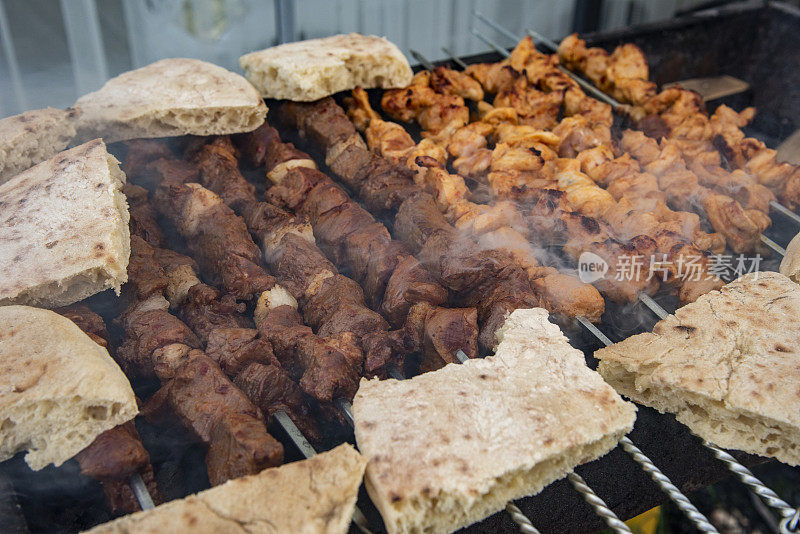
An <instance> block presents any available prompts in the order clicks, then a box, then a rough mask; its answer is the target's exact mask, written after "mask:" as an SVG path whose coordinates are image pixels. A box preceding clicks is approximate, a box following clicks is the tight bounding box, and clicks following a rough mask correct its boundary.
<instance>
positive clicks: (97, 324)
mask: <svg viewBox="0 0 800 534" xmlns="http://www.w3.org/2000/svg"><path fill="white" fill-rule="evenodd" d="M53 311H54V312H56V313H57V314H59V315H63V316H64V317H66V318H67V319H69V320H70V321H72V322H73V323H75V324H76V325H77V326H78V328H80V329H81V330H83V331H84V332H85V333H86V335H88V336H89V337H90V338H92V341H94V342H95V343H97V344H98V345H100V346H101V347H108V340H109V339H110V338H109V337H108V329H107V328H106V323H105V321H103V318H102V317H100V316H99V315H97V314H96V313H95V312H93V311H92V310H91V308H89V306H87V305H86V304H81V303H80V302H78V303H75V304H70V305H69V306H64V307H63V308H57V309H55V310H53Z"/></svg>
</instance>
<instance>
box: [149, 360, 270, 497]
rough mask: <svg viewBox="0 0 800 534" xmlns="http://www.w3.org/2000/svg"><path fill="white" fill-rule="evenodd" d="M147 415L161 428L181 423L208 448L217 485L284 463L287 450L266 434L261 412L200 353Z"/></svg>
mask: <svg viewBox="0 0 800 534" xmlns="http://www.w3.org/2000/svg"><path fill="white" fill-rule="evenodd" d="M142 414H143V415H144V416H145V417H146V418H147V419H148V420H150V421H151V422H153V423H155V424H161V425H163V424H169V422H170V421H171V420H173V419H175V418H177V419H178V421H179V422H180V423H181V424H182V425H183V426H184V427H186V428H187V429H190V430H191V431H192V433H193V434H194V436H195V437H196V439H198V440H199V441H201V442H203V443H205V444H207V445H208V447H209V449H208V454H207V456H206V467H207V469H208V476H209V481H210V482H211V484H212V485H217V484H220V483H222V482H224V481H226V480H229V479H231V478H237V477H241V476H244V475H248V474H254V473H258V472H260V471H261V470H263V469H265V468H267V467H274V466H277V465H280V463H281V462H282V461H283V446H282V445H281V444H280V443H279V442H278V441H276V440H275V439H274V438H273V437H272V436H270V435H269V434H267V431H266V428H265V426H264V422H263V415H262V414H261V411H260V410H259V409H258V408H257V407H256V406H254V405H253V403H251V402H250V401H249V400H248V399H247V397H246V396H245V395H244V393H243V392H242V391H241V390H239V389H238V388H237V387H236V386H235V385H234V384H233V383H232V382H231V381H230V380H229V379H228V378H227V377H226V376H225V374H224V373H223V372H222V369H220V367H219V365H217V364H216V362H214V360H212V359H211V358H209V357H208V356H206V355H205V354H204V353H203V352H201V351H199V350H196V351H192V352H191V353H190V354H189V356H188V358H187V360H186V363H185V364H184V365H183V366H181V367H180V368H179V369H178V370H177V372H176V373H175V376H174V377H173V378H172V379H171V380H170V381H169V382H167V383H166V384H165V385H164V386H163V387H162V388H161V389H160V390H158V391H157V392H156V393H155V395H153V396H152V397H151V398H150V399H149V400H148V401H147V402H146V403H145V405H144V407H143V408H142Z"/></svg>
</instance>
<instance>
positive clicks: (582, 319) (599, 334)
mask: <svg viewBox="0 0 800 534" xmlns="http://www.w3.org/2000/svg"><path fill="white" fill-rule="evenodd" d="M575 320H576V321H578V322H579V323H580V324H581V325H582V326H583V327H584V328H585V329H586V330H588V331H589V332H591V333H592V335H594V337H596V338H597V339H599V340H600V343H602V344H603V345H605V346H606V347H608V346H609V345H613V343H612V342H611V340H610V339H608V336H606V335H605V334H604V333H603V332H601V331H600V329H599V328H597V327H596V326H595V325H593V324H592V322H591V321H590V320H589V319H587V318H586V317H582V316H580V315H579V316H577V317H575Z"/></svg>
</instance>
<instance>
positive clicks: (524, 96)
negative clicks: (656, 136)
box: [469, 38, 774, 252]
mask: <svg viewBox="0 0 800 534" xmlns="http://www.w3.org/2000/svg"><path fill="white" fill-rule="evenodd" d="M557 62H558V58H557V57H556V56H550V55H547V54H542V53H540V52H538V51H537V50H536V49H535V47H534V46H533V42H532V41H531V40H530V38H526V39H523V40H522V41H521V42H520V43H519V44H518V46H517V47H516V48H515V49H514V51H513V52H512V53H511V55H510V56H509V58H507V59H505V60H503V61H501V62H500V63H495V64H479V65H471V66H470V67H469V69H470V70H469V72H470V73H471V74H472V75H473V76H475V77H476V78H477V79H479V80H482V81H483V82H484V83H486V84H487V86H488V87H490V88H492V89H495V90H497V91H498V93H497V94H496V96H495V103H497V102H498V100H499V102H500V103H501V104H504V105H505V104H507V103H510V104H512V105H513V107H515V108H516V109H517V110H518V115H522V120H523V122H525V121H528V118H527V117H528V114H529V113H530V111H531V109H537V108H536V107H535V106H534V103H536V102H539V101H541V100H542V99H545V98H548V99H550V98H553V97H552V95H553V93H554V92H555V93H557V94H556V97H557V96H558V94H563V106H562V111H563V113H564V115H565V118H564V119H563V120H561V122H560V123H558V124H557V126H555V127H554V129H553V130H554V133H557V134H559V136H560V138H561V143H560V146H559V152H560V155H562V156H568V157H574V156H575V155H577V153H579V152H580V151H582V150H585V149H588V148H594V147H597V146H603V145H604V146H606V147H607V148H610V149H612V151H613V152H614V153H615V154H617V155H619V156H622V157H624V156H625V155H624V154H622V153H620V152H619V150H618V148H617V147H616V146H614V145H613V144H609V143H608V142H607V140H609V139H610V127H611V124H612V120H613V118H612V113H611V107H610V106H609V105H608V104H605V103H602V102H599V101H597V100H594V99H592V98H590V97H588V96H587V95H585V93H583V91H582V90H581V89H580V87H578V86H577V85H576V83H575V82H574V81H573V80H571V79H570V78H569V76H567V75H566V74H564V73H563V72H561V71H560V70H558V69H557V68H555V67H554V65H555V64H557ZM512 64H513V65H514V66H515V67H516V68H515V67H512ZM517 69H520V70H517ZM554 80H555V81H554ZM568 84H572V86H569V85H568ZM564 87H566V89H564ZM509 95H512V98H509ZM549 109H550V118H549V122H550V123H554V122H555V121H556V120H557V114H558V112H559V110H558V108H557V107H553V106H551V107H550V108H549ZM539 122H541V121H539ZM667 145H669V143H665V147H666V146H667ZM677 148H678V147H677V146H672V147H670V149H671V150H673V151H674V150H676V149H677ZM681 164H682V165H683V161H681ZM706 168H707V167H703V169H706ZM708 168H709V169H710V167H708ZM710 172H711V171H708V172H706V171H703V170H702V169H701V170H700V173H701V177H698V175H697V174H695V173H694V172H690V173H688V176H687V173H681V174H682V175H683V176H684V178H690V179H686V180H682V181H676V180H674V179H671V178H674V176H673V175H671V176H670V177H664V176H658V178H657V180H655V181H653V180H652V177H651V178H649V181H651V182H653V183H654V184H656V185H657V186H658V188H659V189H661V190H662V191H663V193H664V195H665V200H666V202H667V203H668V204H669V206H671V207H673V208H676V209H678V210H683V211H696V212H698V213H700V214H701V215H703V216H704V217H705V218H706V219H707V220H708V221H709V223H710V224H711V226H712V227H713V228H714V229H715V230H716V231H717V232H719V233H721V234H723V235H724V236H725V238H726V240H727V242H728V245H729V246H730V247H731V249H732V250H734V251H736V252H745V251H747V252H752V251H756V250H759V251H760V249H761V246H760V235H761V232H763V230H764V229H766V228H767V227H768V226H769V224H770V220H769V217H768V212H769V206H770V201H771V200H772V199H773V198H774V197H773V195H772V193H771V192H770V191H769V190H768V189H767V188H765V187H763V186H761V185H760V184H758V183H755V182H754V181H753V180H752V179H749V177H747V176H745V175H744V174H743V173H735V172H734V173H731V172H727V171H725V170H724V169H721V168H716V169H713V176H712V174H710ZM648 174H650V173H648ZM673 174H674V173H673ZM650 202H652V199H650ZM660 211H661V212H664V210H663V209H662V210H660Z"/></svg>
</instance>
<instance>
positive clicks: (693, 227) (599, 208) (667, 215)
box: [354, 90, 722, 302]
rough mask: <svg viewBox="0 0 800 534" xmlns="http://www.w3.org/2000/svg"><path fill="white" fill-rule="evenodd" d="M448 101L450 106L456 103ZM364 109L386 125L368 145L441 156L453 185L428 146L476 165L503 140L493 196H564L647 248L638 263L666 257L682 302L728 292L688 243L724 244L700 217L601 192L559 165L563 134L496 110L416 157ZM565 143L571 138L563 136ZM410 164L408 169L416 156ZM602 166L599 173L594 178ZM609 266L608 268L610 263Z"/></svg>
mask: <svg viewBox="0 0 800 534" xmlns="http://www.w3.org/2000/svg"><path fill="white" fill-rule="evenodd" d="M394 91H395V92H394V93H393V92H392V91H387V93H386V94H385V95H384V98H383V102H384V103H387V104H388V106H387V107H388V108H389V109H390V110H391V111H392V112H396V111H397V110H398V109H402V104H398V103H397V102H396V100H397V98H396V97H397V95H398V92H397V91H398V90H394ZM399 94H402V90H399ZM441 96H442V98H445V97H447V96H448V95H441ZM356 101H357V102H358V107H357V108H356V110H355V111H356V112H361V113H359V114H360V115H361V116H363V115H364V114H368V115H369V116H371V117H372V120H370V122H369V124H370V125H373V124H375V123H376V122H377V124H379V125H383V126H382V127H381V126H379V127H378V128H376V131H374V132H373V134H372V135H371V136H370V135H368V140H370V139H371V140H372V143H373V144H374V146H376V147H380V146H382V145H385V144H386V142H385V140H384V137H387V136H391V137H392V147H393V148H394V150H393V152H394V153H395V154H400V153H401V150H400V147H403V146H406V147H408V150H409V151H410V152H411V156H413V155H414V154H416V153H419V152H420V149H422V150H424V151H425V152H427V154H430V155H431V156H430V157H431V158H436V154H439V155H440V156H439V161H438V163H439V165H440V167H439V168H438V169H437V170H439V171H440V172H439V173H438V175H439V176H445V177H447V179H450V180H451V181H458V182H459V183H460V185H461V184H463V180H460V179H459V177H453V176H452V175H449V174H448V173H447V172H446V171H445V170H443V167H444V165H445V164H446V163H447V155H446V154H447V153H446V152H445V151H444V150H443V149H442V147H440V146H437V145H436V144H433V143H430V142H429V143H428V144H427V145H426V147H425V148H424V149H423V148H422V145H423V144H425V142H426V141H431V140H432V139H434V138H435V139H437V141H438V142H439V143H441V144H446V147H447V149H448V151H449V152H451V153H453V154H454V155H457V156H458V157H470V153H469V152H470V151H474V150H488V149H486V148H484V147H485V144H486V137H487V136H493V137H496V138H497V146H496V147H495V149H494V150H492V151H491V156H490V166H489V168H488V169H487V170H488V171H489V172H488V175H487V181H488V184H489V188H490V190H491V191H492V192H493V193H494V195H495V196H499V197H501V198H504V197H509V196H510V197H512V198H513V197H517V198H519V197H522V200H527V201H530V200H535V199H536V197H537V196H539V195H541V189H542V188H555V189H559V190H562V191H564V192H565V193H566V196H565V200H566V201H567V203H568V205H569V208H570V209H571V210H575V211H578V212H580V213H581V215H585V216H588V217H591V218H600V219H602V220H603V222H605V223H606V224H605V226H606V228H608V229H609V230H611V232H609V234H610V235H611V236H613V237H614V238H616V239H618V240H620V241H623V242H629V243H630V242H633V243H638V244H640V245H644V246H645V250H638V251H636V252H637V253H634V254H633V256H639V257H648V256H649V257H653V254H654V253H655V254H657V255H658V257H663V261H661V262H659V263H656V264H652V265H651V268H652V267H655V268H656V269H657V270H658V271H661V274H662V276H661V277H662V279H663V280H664V281H665V282H669V286H670V288H671V289H673V290H675V291H677V292H678V294H679V296H680V298H681V300H682V301H684V302H691V301H693V300H694V299H696V298H697V297H698V296H699V295H701V294H703V293H706V292H708V291H710V290H712V289H717V288H719V287H721V285H722V281H721V280H720V279H719V278H718V277H716V276H714V275H711V274H709V273H708V265H709V258H708V257H707V255H706V254H704V253H703V251H702V250H698V249H697V248H696V247H695V246H694V245H693V244H692V243H691V242H689V241H688V239H686V238H685V237H684V234H686V235H688V236H689V237H691V238H694V239H703V240H704V241H705V242H708V243H713V242H715V241H717V240H714V239H712V238H713V237H714V236H711V235H709V234H705V233H704V232H702V230H701V229H700V227H699V218H697V216H695V215H694V214H689V213H682V212H673V211H671V210H670V209H669V208H667V206H666V204H664V202H663V200H660V199H658V198H657V197H650V198H648V199H647V200H648V201H647V202H641V198H642V197H641V196H636V197H635V198H629V197H628V196H623V197H622V198H621V199H620V202H617V201H616V200H615V199H614V198H613V197H612V195H611V194H610V193H608V192H607V191H605V190H603V189H602V188H600V187H599V186H598V185H596V184H595V182H594V181H593V180H591V179H590V178H589V177H588V176H587V175H585V174H584V173H582V172H581V170H580V163H581V162H580V160H574V159H567V158H559V157H558V156H559V154H558V153H557V152H556V149H558V145H559V141H560V139H559V137H558V136H556V135H555V132H553V133H552V134H551V133H550V132H545V131H542V130H538V129H536V128H535V127H533V126H531V125H529V124H522V125H520V124H518V123H519V121H520V120H521V119H520V117H519V116H518V115H519V112H518V110H517V109H516V108H511V107H509V108H507V109H504V108H494V109H491V110H490V111H488V112H486V113H485V115H484V117H485V118H486V119H487V120H484V121H479V122H476V123H471V124H470V125H468V126H460V127H457V128H456V129H455V131H454V133H453V135H452V136H447V135H446V134H445V132H446V130H448V129H452V128H444V129H442V130H440V132H439V133H438V134H436V135H435V136H433V137H428V138H426V139H423V140H422V142H420V143H419V145H417V147H416V149H415V148H414V147H413V140H412V139H411V137H410V136H409V135H408V134H407V133H405V132H404V131H403V130H402V129H401V128H399V125H393V126H396V127H395V128H390V127H386V126H385V125H386V124H387V123H386V122H385V121H382V120H380V118H378V117H377V116H376V114H375V113H374V112H371V110H370V109H369V107H368V106H369V103H368V101H366V99H365V98H363V96H362V97H361V98H357V99H356ZM365 108H366V110H365ZM418 109H419V111H418V113H409V114H407V115H406V117H408V116H410V117H412V118H413V117H416V116H419V114H421V113H422V112H424V111H426V110H427V109H429V108H426V107H424V106H420V107H418ZM370 112H371V113H370ZM354 114H356V113H354ZM457 125H458V123H455V124H454V125H453V126H457ZM370 128H371V127H370V126H368V127H367V129H368V130H369V129H370ZM562 135H564V134H563V133H562ZM403 136H405V137H403ZM451 139H452V140H454V141H451ZM567 139H568V136H567ZM409 145H410V146H409ZM600 146H602V145H600ZM406 158H407V159H406V161H407V162H408V161H409V159H408V156H406ZM601 163H607V161H601ZM598 165H599V164H598ZM598 165H595V166H594V167H592V169H593V170H594V168H595V167H597V166H598ZM607 167H608V165H607V166H606V167H604V168H603V169H599V171H600V170H602V171H604V172H606V174H607V173H608V172H609V169H608V168H607ZM629 169H630V166H624V167H621V170H622V173H620V172H619V170H620V169H615V170H616V171H617V174H616V175H615V178H618V177H620V176H621V175H622V174H624V173H625V171H627V170H629ZM426 174H429V173H426ZM596 174H597V173H596ZM440 180H441V178H440ZM462 188H463V185H462ZM618 189H619V188H618ZM623 191H624V189H623ZM632 200H633V202H632ZM634 202H635V203H634ZM653 210H657V211H656V213H660V214H661V219H662V220H659V218H658V217H656V216H655V215H654V213H653ZM579 235H580V234H579ZM648 237H649V238H651V239H648ZM647 245H649V246H647ZM653 245H654V246H655V249H654V250H653V249H652V247H653ZM595 246H596V245H595ZM648 248H649V249H650V250H648ZM583 250H585V249H578V250H573V257H575V258H577V257H578V256H579V255H580V253H581V252H583ZM717 252H719V251H717ZM601 257H603V256H601ZM609 259H610V258H609ZM606 261H607V262H608V259H607V260H606ZM686 266H691V269H692V270H693V272H692V273H691V276H685V272H683V271H685V270H686ZM614 278H617V277H616V276H615V277H614ZM645 278H646V279H645V280H644V281H642V280H640V283H642V282H645V283H642V287H640V288H639V291H640V292H645V293H646V292H647V291H648V290H650V291H652V288H653V287H654V284H650V287H649V288H648V287H647V286H646V283H647V282H651V281H653V278H652V277H651V276H647V277H645ZM603 284H604V286H607V285H608V283H607V281H606V280H603ZM601 287H602V286H601ZM605 289H606V294H607V295H610V296H612V298H615V299H619V294H620V292H619V291H618V290H615V288H612V289H611V290H609V289H607V288H605ZM637 293H638V292H634V293H633V294H631V295H629V297H632V298H636V296H637Z"/></svg>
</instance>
